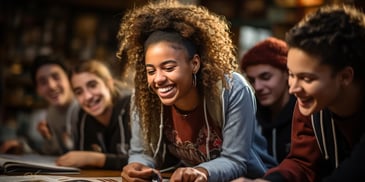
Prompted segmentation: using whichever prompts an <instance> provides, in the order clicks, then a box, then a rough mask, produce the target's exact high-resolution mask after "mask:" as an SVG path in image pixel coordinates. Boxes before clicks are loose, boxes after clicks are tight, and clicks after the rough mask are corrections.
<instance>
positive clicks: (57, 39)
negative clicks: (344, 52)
mask: <svg viewBox="0 0 365 182" xmlns="http://www.w3.org/2000/svg"><path fill="white" fill-rule="evenodd" d="M181 1H182V2H183V3H193V4H197V5H201V6H205V7H207V8H208V9H210V10H211V11H213V12H215V13H217V14H219V15H222V16H225V17H226V19H227V20H228V21H229V22H230V23H231V29H232V32H233V37H232V38H233V41H234V42H235V44H236V46H237V48H238V50H239V54H238V55H237V56H238V60H239V58H240V57H241V56H242V54H243V53H244V52H245V50H247V49H249V48H250V47H251V46H252V45H253V44H255V43H256V42H257V41H259V40H262V39H264V38H266V37H267V36H275V37H278V38H281V39H283V38H284V35H285V32H286V31H287V30H288V29H289V28H290V27H292V26H293V25H294V24H295V23H297V22H298V21H299V20H300V19H301V18H302V17H303V15H304V14H306V13H307V12H310V11H313V10H315V9H316V8H318V7H320V6H323V5H325V4H332V3H348V4H354V5H355V6H358V7H361V8H363V7H365V3H364V2H363V0H181ZM145 3H147V0H52V1H51V0H1V1H0V27H1V29H0V59H1V60H0V64H1V79H0V85H1V90H0V99H1V102H0V103H1V105H0V126H1V124H3V125H4V124H5V125H8V126H12V125H14V127H16V123H17V122H18V121H19V120H27V118H28V117H29V113H30V112H32V111H34V110H36V109H41V108H44V107H46V103H45V102H44V101H43V100H42V99H41V98H39V97H37V95H36V93H35V91H34V88H33V85H32V83H31V79H30V73H29V67H30V65H31V64H32V60H33V59H34V57H35V56H36V55H38V54H48V53H51V54H59V55H62V56H63V57H64V58H66V59H65V61H66V62H67V64H72V62H74V61H77V60H82V59H89V58H99V59H102V60H105V61H107V62H108V64H111V65H112V68H114V69H115V70H114V71H115V72H116V73H118V71H120V70H118V68H120V67H118V61H117V59H116V56H115V52H116V50H117V47H118V43H117V39H116V33H117V30H118V26H119V23H120V19H121V18H122V16H123V15H124V12H125V11H126V10H128V9H130V8H133V7H137V6H141V5H143V4H145ZM10 128H11V127H10Z"/></svg>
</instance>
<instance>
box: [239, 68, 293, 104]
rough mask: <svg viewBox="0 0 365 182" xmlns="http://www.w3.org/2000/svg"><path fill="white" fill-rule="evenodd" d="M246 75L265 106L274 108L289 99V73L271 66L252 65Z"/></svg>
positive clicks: (247, 69) (257, 96)
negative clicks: (273, 106)
mask: <svg viewBox="0 0 365 182" xmlns="http://www.w3.org/2000/svg"><path fill="white" fill-rule="evenodd" d="M245 73H246V75H247V78H248V80H249V81H250V83H251V85H252V86H253V88H254V89H255V95H256V98H257V99H258V101H259V102H260V104H261V105H263V106H272V105H274V104H276V103H278V104H280V103H283V102H284V99H286V98H288V96H286V95H289V92H288V72H287V71H284V70H281V69H278V68H276V67H274V66H271V65H269V64H257V65H250V66H248V67H247V68H246V70H245Z"/></svg>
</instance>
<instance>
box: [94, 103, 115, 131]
mask: <svg viewBox="0 0 365 182" xmlns="http://www.w3.org/2000/svg"><path fill="white" fill-rule="evenodd" d="M112 113H113V106H111V107H108V108H106V109H105V111H104V112H103V113H102V114H100V115H99V116H96V119H97V120H98V121H99V122H100V123H101V124H103V125H104V126H108V125H109V123H110V119H111V117H112Z"/></svg>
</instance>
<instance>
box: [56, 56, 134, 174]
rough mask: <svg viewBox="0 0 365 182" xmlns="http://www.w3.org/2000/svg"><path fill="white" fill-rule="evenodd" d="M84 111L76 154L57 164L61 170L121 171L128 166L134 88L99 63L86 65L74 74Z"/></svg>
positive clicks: (78, 130) (73, 86)
mask: <svg viewBox="0 0 365 182" xmlns="http://www.w3.org/2000/svg"><path fill="white" fill-rule="evenodd" d="M70 80H71V84H72V89H73V92H74V94H75V97H76V99H77V100H78V102H79V104H80V106H81V108H82V109H81V110H80V112H79V114H78V118H79V120H78V123H77V137H76V138H77V140H76V141H75V150H73V151H70V152H68V153H66V154H65V155H63V156H61V157H60V158H59V159H58V160H57V164H58V165H61V166H73V167H81V168H84V167H95V168H104V169H118V170H121V169H122V167H123V166H124V165H125V164H127V162H128V150H129V146H130V143H129V142H130V138H131V131H130V130H131V129H130V117H129V116H130V115H129V114H130V113H129V112H130V91H131V90H130V87H128V85H125V84H124V83H123V82H121V81H119V80H117V79H114V78H113V76H112V73H111V72H110V69H109V68H108V67H107V65H105V64H104V63H102V62H100V61H98V60H91V61H85V62H82V63H81V64H79V65H76V66H75V67H74V69H73V70H72V72H71V77H70Z"/></svg>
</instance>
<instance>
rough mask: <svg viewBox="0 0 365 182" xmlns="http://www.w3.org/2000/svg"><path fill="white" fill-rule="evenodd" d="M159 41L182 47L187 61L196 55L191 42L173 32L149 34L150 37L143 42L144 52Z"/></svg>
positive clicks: (159, 31)
mask: <svg viewBox="0 0 365 182" xmlns="http://www.w3.org/2000/svg"><path fill="white" fill-rule="evenodd" d="M161 41H167V42H171V43H177V44H179V45H182V46H183V47H184V48H185V49H186V51H187V53H188V55H189V59H192V58H193V56H194V54H197V50H196V46H195V45H194V44H193V42H192V41H190V40H188V39H186V38H184V37H182V36H181V35H180V34H179V33H177V32H173V31H161V30H158V31H155V32H153V33H151V34H150V36H149V37H148V38H147V40H146V41H145V42H144V49H145V50H144V51H145V52H146V49H147V48H148V46H150V45H151V44H155V43H158V42H161Z"/></svg>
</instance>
